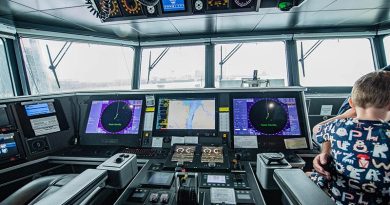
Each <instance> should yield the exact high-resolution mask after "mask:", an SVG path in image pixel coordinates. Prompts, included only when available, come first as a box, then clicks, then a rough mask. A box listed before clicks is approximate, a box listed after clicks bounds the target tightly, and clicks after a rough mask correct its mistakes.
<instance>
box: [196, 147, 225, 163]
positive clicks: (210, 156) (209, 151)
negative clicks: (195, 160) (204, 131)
mask: <svg viewBox="0 0 390 205" xmlns="http://www.w3.org/2000/svg"><path fill="white" fill-rule="evenodd" d="M201 162H214V163H223V147H213V146H203V147H202V158H201Z"/></svg>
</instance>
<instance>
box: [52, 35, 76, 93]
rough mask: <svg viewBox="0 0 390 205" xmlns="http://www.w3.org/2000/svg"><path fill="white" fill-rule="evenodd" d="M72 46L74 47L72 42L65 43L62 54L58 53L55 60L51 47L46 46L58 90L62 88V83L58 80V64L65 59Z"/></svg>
mask: <svg viewBox="0 0 390 205" xmlns="http://www.w3.org/2000/svg"><path fill="white" fill-rule="evenodd" d="M71 45H72V42H68V41H67V42H65V44H64V46H62V48H61V50H60V52H58V54H57V56H56V57H55V58H54V60H53V59H52V57H51V53H50V49H49V45H47V44H46V49H47V54H48V55H49V61H50V65H49V69H50V70H51V71H52V72H53V75H54V78H55V79H56V82H57V86H58V88H61V86H60V81H59V80H58V76H57V72H56V69H57V66H58V64H59V63H60V62H61V60H62V59H63V58H64V56H65V54H66V53H67V52H68V50H69V48H70V46H71Z"/></svg>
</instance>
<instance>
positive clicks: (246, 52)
mask: <svg viewBox="0 0 390 205" xmlns="http://www.w3.org/2000/svg"><path fill="white" fill-rule="evenodd" d="M285 52H286V51H285V44H284V43H283V42H257V43H243V44H219V45H216V46H215V86H216V87H220V88H223V87H247V86H253V84H251V83H249V82H253V81H250V79H253V73H254V70H257V77H258V79H260V80H262V79H263V80H265V81H263V82H261V81H260V82H261V83H259V84H258V86H261V87H264V86H267V82H269V84H268V86H271V87H274V86H285V85H287V66H286V53H285ZM221 53H222V55H221ZM266 80H269V81H266Z"/></svg>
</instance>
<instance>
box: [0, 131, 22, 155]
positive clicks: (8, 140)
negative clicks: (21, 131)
mask: <svg viewBox="0 0 390 205" xmlns="http://www.w3.org/2000/svg"><path fill="white" fill-rule="evenodd" d="M18 154H19V151H18V148H17V145H16V142H15V134H14V133H8V134H0V162H1V161H3V160H9V159H10V158H11V157H15V156H16V155H18Z"/></svg>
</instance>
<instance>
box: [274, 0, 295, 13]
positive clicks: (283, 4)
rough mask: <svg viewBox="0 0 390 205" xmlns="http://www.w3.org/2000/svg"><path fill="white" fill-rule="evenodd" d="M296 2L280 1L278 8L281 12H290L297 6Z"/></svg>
mask: <svg viewBox="0 0 390 205" xmlns="http://www.w3.org/2000/svg"><path fill="white" fill-rule="evenodd" d="M295 3H296V2H295V0H279V1H278V5H277V7H278V8H279V9H280V10H281V11H290V10H291V9H292V7H294V6H295Z"/></svg>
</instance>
